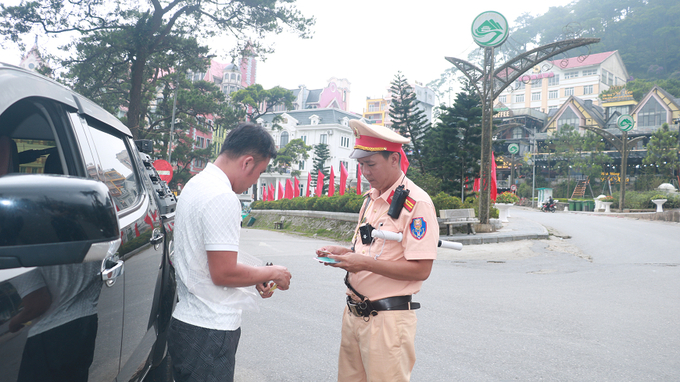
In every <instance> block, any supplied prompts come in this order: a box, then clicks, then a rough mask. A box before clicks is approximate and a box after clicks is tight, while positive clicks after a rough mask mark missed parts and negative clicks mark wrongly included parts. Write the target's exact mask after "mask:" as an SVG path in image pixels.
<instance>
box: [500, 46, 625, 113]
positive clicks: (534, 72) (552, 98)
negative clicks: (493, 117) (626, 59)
mask: <svg viewBox="0 0 680 382" xmlns="http://www.w3.org/2000/svg"><path fill="white" fill-rule="evenodd" d="M627 79H628V71H627V70H626V67H625V65H624V64H623V61H622V60H621V56H620V55H619V52H618V51H613V52H604V53H596V54H591V55H587V56H579V57H571V58H564V59H561V60H554V61H546V62H544V63H542V64H539V65H537V66H535V67H534V68H533V69H531V70H530V71H527V72H526V73H524V74H523V75H522V76H521V77H520V78H519V79H518V80H517V81H515V82H514V83H513V84H512V85H511V86H509V87H508V88H507V89H505V91H503V93H501V95H499V96H498V98H497V99H496V103H501V104H503V105H505V106H507V107H508V108H509V109H525V108H530V109H534V110H537V111H542V112H544V113H546V114H550V111H552V110H556V109H558V108H559V107H560V106H561V105H562V104H564V103H565V102H566V101H567V99H568V98H569V97H571V96H575V97H578V98H580V99H582V100H592V101H593V103H595V104H596V105H600V99H599V98H598V96H599V94H600V93H602V92H603V91H605V90H608V89H609V88H610V87H612V86H618V85H625V84H626V81H627Z"/></svg>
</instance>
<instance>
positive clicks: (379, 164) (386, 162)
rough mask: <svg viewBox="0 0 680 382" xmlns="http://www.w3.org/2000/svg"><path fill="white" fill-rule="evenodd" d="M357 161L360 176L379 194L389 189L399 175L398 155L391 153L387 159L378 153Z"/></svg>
mask: <svg viewBox="0 0 680 382" xmlns="http://www.w3.org/2000/svg"><path fill="white" fill-rule="evenodd" d="M357 161H358V162H359V165H360V166H361V174H362V175H363V176H364V178H366V180H367V181H368V182H369V183H370V184H371V187H373V188H375V189H377V190H379V191H380V192H381V193H382V192H384V191H385V190H387V189H388V188H390V186H392V185H393V184H394V182H396V181H397V178H399V176H400V175H401V169H400V167H399V153H392V154H391V155H390V156H389V157H387V158H385V157H384V156H383V155H382V154H380V153H378V154H373V155H371V156H368V157H365V158H360V159H358V160H357Z"/></svg>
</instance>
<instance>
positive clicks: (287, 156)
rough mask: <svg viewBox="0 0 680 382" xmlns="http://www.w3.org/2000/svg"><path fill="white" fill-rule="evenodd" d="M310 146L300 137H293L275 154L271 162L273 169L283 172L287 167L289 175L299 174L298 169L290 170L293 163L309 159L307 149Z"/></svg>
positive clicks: (309, 148) (310, 147)
mask: <svg viewBox="0 0 680 382" xmlns="http://www.w3.org/2000/svg"><path fill="white" fill-rule="evenodd" d="M311 149H312V146H307V145H306V144H305V141H303V140H302V139H299V138H298V139H293V140H292V141H290V142H288V144H287V145H286V146H285V147H283V148H281V149H280V150H279V152H278V154H277V155H276V159H274V162H273V163H272V167H275V171H276V172H278V173H279V174H283V173H284V172H286V170H287V169H291V173H290V175H291V176H298V175H300V171H299V170H292V168H293V164H294V163H299V162H300V161H303V160H307V159H309V150H311Z"/></svg>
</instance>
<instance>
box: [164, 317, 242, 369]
mask: <svg viewBox="0 0 680 382" xmlns="http://www.w3.org/2000/svg"><path fill="white" fill-rule="evenodd" d="M240 338H241V328H238V329H236V330H234V331H229V330H214V329H207V328H202V327H200V326H194V325H189V324H187V323H185V322H182V321H179V320H176V319H174V318H173V319H172V321H171V322H170V329H169V332H168V351H169V352H170V356H171V357H172V374H173V376H174V378H175V382H198V381H201V382H213V381H214V382H218V381H220V382H223V381H233V380H234V366H235V364H236V348H237V347H238V341H239V339H240Z"/></svg>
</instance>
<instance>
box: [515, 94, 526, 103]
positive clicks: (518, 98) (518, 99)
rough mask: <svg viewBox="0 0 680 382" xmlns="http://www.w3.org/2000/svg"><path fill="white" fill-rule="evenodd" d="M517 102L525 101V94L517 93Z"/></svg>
mask: <svg viewBox="0 0 680 382" xmlns="http://www.w3.org/2000/svg"><path fill="white" fill-rule="evenodd" d="M515 102H524V94H516V95H515Z"/></svg>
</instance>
